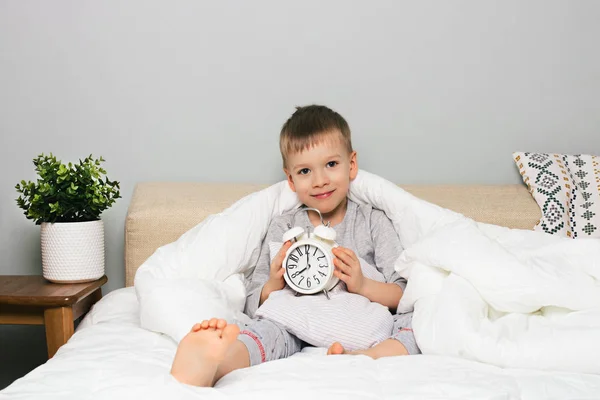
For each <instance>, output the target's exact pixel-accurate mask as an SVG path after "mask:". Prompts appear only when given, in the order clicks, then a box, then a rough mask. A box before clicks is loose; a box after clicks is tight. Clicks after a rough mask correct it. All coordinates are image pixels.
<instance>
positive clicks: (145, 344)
mask: <svg viewBox="0 0 600 400" xmlns="http://www.w3.org/2000/svg"><path fill="white" fill-rule="evenodd" d="M264 187H266V185H250V184H229V183H176V182H147V183H140V184H138V185H137V186H136V188H135V191H134V195H133V197H132V200H131V203H130V206H129V209H128V213H127V219H126V221H125V227H126V228H125V283H126V287H125V288H122V289H118V290H114V291H113V292H111V293H109V294H107V295H105V296H104V298H103V299H102V300H101V301H100V302H98V303H97V304H96V305H95V306H94V307H93V309H92V310H91V311H90V312H89V313H88V314H87V315H86V317H85V318H84V320H83V321H82V322H81V323H80V325H79V327H78V329H77V331H76V332H75V334H74V335H73V337H72V338H71V339H70V340H69V342H68V343H67V344H65V345H64V346H63V347H61V348H60V349H59V351H58V353H57V354H56V355H55V356H54V357H53V358H52V359H50V360H49V361H48V362H47V363H45V364H44V365H42V366H40V367H38V368H37V369H35V370H34V371H32V372H30V373H29V374H27V375H26V376H24V377H23V378H21V379H19V380H17V381H16V382H14V383H13V384H12V385H10V386H9V387H8V388H6V389H5V390H3V391H1V392H0V399H61V400H62V399H118V398H129V399H131V398H140V399H141V398H144V399H159V398H161V399H163V398H169V399H171V398H172V399H196V398H244V399H248V398H261V399H263V398H281V397H282V396H285V397H286V398H311V397H312V398H328V399H349V398H351V399H400V398H401V399H600V376H599V375H595V374H582V373H568V372H542V371H538V370H533V369H503V368H499V367H496V366H492V365H488V364H484V363H478V362H474V361H468V360H465V359H461V358H454V357H442V356H433V355H420V356H414V357H413V356H411V357H392V358H383V359H379V360H372V359H369V358H367V357H363V356H355V357H352V356H341V357H340V356H336V357H327V356H325V349H321V348H306V349H304V350H303V351H302V352H301V353H298V354H296V355H294V356H292V357H290V358H288V359H285V360H279V361H275V362H270V363H265V364H262V365H260V366H257V367H252V368H247V369H243V370H238V371H235V372H233V373H231V374H230V375H228V376H226V377H224V378H223V379H222V380H220V381H219V382H218V383H217V385H216V387H215V388H195V387H190V386H187V385H182V384H180V383H178V382H176V381H175V380H174V379H173V378H172V377H171V376H170V374H169V369H170V366H171V363H172V360H173V357H174V354H175V350H176V343H175V342H174V341H173V340H172V339H170V338H169V337H168V336H166V335H162V334H158V333H154V332H151V331H148V330H146V329H143V328H141V326H140V321H139V304H138V300H137V297H136V293H135V290H134V289H133V287H132V285H133V281H134V277H135V273H136V270H137V269H138V267H139V266H140V265H141V264H142V263H143V262H144V261H145V260H146V259H147V258H148V257H149V256H150V255H151V254H152V253H154V251H155V250H156V249H157V248H159V247H160V246H162V245H164V244H167V243H170V242H173V241H174V240H176V239H177V238H178V237H179V236H180V235H182V234H183V233H184V232H186V231H187V230H188V229H190V228H192V227H193V226H195V225H196V224H198V223H200V222H201V221H202V220H204V218H206V217H207V216H208V215H210V214H213V213H217V212H219V211H221V210H223V209H225V208H227V207H228V206H229V205H231V204H233V203H234V202H235V201H236V200H238V199H240V198H241V197H243V196H245V195H247V194H249V193H252V192H255V191H257V190H260V189H262V188H264ZM402 187H403V188H404V189H406V190H407V191H408V192H410V193H413V194H414V195H416V196H418V197H420V198H422V199H425V200H427V201H430V202H432V203H436V204H438V205H440V206H442V207H445V208H449V209H451V210H454V211H457V212H460V213H462V214H464V215H466V216H468V217H471V218H473V219H475V220H476V221H480V222H485V223H491V224H497V225H501V226H506V227H510V228H521V229H531V228H532V227H533V226H534V225H535V223H536V222H537V221H538V219H539V216H540V211H539V208H538V206H537V205H536V203H535V201H534V200H533V199H532V198H531V196H530V194H529V192H528V191H527V188H526V187H525V186H523V185H488V186H485V185H471V186H468V185H467V186H459V185H447V186H423V185H414V186H402ZM599 362H600V361H599Z"/></svg>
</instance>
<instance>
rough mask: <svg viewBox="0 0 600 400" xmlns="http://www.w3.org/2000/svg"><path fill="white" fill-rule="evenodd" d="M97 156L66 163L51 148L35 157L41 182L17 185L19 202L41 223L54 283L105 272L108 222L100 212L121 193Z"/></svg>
mask: <svg viewBox="0 0 600 400" xmlns="http://www.w3.org/2000/svg"><path fill="white" fill-rule="evenodd" d="M102 162H104V159H103V158H102V157H100V158H99V159H94V158H93V157H92V155H90V156H89V157H87V158H85V159H84V160H83V161H82V160H79V163H75V164H72V163H69V164H68V165H65V164H63V163H62V162H61V161H60V160H57V159H56V157H55V156H53V155H52V153H50V155H49V156H46V155H44V154H41V155H39V156H38V157H37V158H34V159H33V165H35V170H36V172H37V174H38V179H37V182H31V181H29V182H25V181H24V180H23V181H21V183H19V184H17V185H16V186H15V188H16V189H17V192H19V193H20V196H19V197H18V198H17V205H18V206H19V207H20V208H22V209H23V210H24V214H25V216H26V217H27V218H28V219H32V220H33V221H34V222H35V224H36V225H41V247H42V271H43V276H44V278H46V279H48V280H49V281H52V282H62V283H67V282H69V283H72V282H87V281H93V280H96V279H99V278H101V277H102V276H103V275H104V224H103V222H102V220H100V214H101V213H102V212H103V211H104V210H106V209H107V208H109V207H110V206H112V205H113V203H114V202H115V200H116V199H118V198H120V197H121V196H120V192H119V182H116V181H110V180H109V179H108V178H107V177H105V175H106V171H105V170H104V169H103V168H102V167H101V163H102Z"/></svg>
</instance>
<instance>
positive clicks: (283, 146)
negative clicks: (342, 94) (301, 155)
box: [279, 104, 352, 168]
mask: <svg viewBox="0 0 600 400" xmlns="http://www.w3.org/2000/svg"><path fill="white" fill-rule="evenodd" d="M333 131H339V132H340V133H341V135H340V140H341V141H342V144H343V145H344V146H345V147H346V149H347V150H348V153H352V140H351V138H350V127H349V126H348V123H347V122H346V120H345V119H344V117H342V116H341V115H340V114H338V113H337V112H335V111H333V110H332V109H330V108H328V107H325V106H320V105H314V104H313V105H310V106H304V107H296V111H295V112H294V113H293V114H292V116H291V117H290V118H289V119H288V120H287V121H286V122H285V124H283V127H282V128H281V134H280V136H279V150H280V151H281V157H282V158H283V167H284V168H286V167H287V156H288V155H289V154H293V153H298V152H302V151H304V150H307V149H308V148H310V147H312V146H314V145H315V144H317V143H319V142H320V141H321V140H323V139H324V138H325V136H326V135H328V134H330V133H331V132H333Z"/></svg>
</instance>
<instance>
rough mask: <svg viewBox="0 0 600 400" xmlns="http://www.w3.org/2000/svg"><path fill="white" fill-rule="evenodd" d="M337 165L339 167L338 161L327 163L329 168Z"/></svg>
mask: <svg viewBox="0 0 600 400" xmlns="http://www.w3.org/2000/svg"><path fill="white" fill-rule="evenodd" d="M336 165H338V162H337V161H329V162H328V163H327V166H328V167H335V166H336Z"/></svg>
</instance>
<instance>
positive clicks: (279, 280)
mask: <svg viewBox="0 0 600 400" xmlns="http://www.w3.org/2000/svg"><path fill="white" fill-rule="evenodd" d="M290 247H292V242H290V241H289V240H288V241H287V242H285V243H284V244H283V246H281V248H280V249H279V252H278V253H277V255H276V256H275V258H273V261H272V262H271V269H270V271H269V280H268V281H267V283H265V285H264V286H263V289H262V292H261V293H260V304H262V303H264V302H265V300H267V298H268V297H269V295H270V294H271V292H275V291H277V290H281V289H283V288H284V287H285V279H283V274H284V273H285V268H283V259H284V258H285V253H286V252H287V251H288V249H289V248H290Z"/></svg>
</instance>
